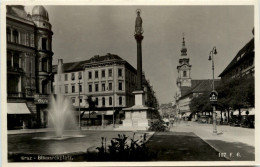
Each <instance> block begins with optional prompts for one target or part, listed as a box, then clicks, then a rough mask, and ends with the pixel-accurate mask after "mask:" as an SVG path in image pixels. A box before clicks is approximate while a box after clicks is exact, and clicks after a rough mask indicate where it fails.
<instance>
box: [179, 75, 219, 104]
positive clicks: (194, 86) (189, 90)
mask: <svg viewBox="0 0 260 167" xmlns="http://www.w3.org/2000/svg"><path fill="white" fill-rule="evenodd" d="M219 83H220V79H215V82H214V84H215V86H217V85H218V84H219ZM211 90H212V80H211V79H202V80H191V87H181V98H180V99H183V98H185V97H187V96H188V95H191V94H193V93H203V92H207V91H211Z"/></svg>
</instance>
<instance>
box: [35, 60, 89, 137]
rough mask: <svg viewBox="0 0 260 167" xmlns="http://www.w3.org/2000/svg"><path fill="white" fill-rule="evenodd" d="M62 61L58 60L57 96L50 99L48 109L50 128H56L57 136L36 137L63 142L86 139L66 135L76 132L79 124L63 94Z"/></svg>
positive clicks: (69, 102) (68, 100) (67, 99)
mask: <svg viewBox="0 0 260 167" xmlns="http://www.w3.org/2000/svg"><path fill="white" fill-rule="evenodd" d="M62 64H63V63H62V59H58V67H57V82H56V83H57V84H56V90H55V92H56V94H55V95H52V96H51V97H50V105H49V108H48V123H49V127H51V128H54V131H55V136H46V137H35V138H34V139H40V140H63V139H68V138H72V137H84V135H64V131H65V130H76V129H77V124H76V120H75V118H76V117H75V113H76V111H75V110H74V108H73V107H72V105H71V101H70V99H69V98H68V97H66V96H64V95H63V94H62V81H61V79H60V78H61V77H62V73H63V67H62V66H63V65H62Z"/></svg>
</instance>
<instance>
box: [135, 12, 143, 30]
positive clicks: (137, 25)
mask: <svg viewBox="0 0 260 167" xmlns="http://www.w3.org/2000/svg"><path fill="white" fill-rule="evenodd" d="M136 13H137V17H136V20H135V34H136V35H142V34H143V32H144V31H143V27H142V23H143V20H142V18H141V17H140V13H141V10H140V9H137V10H136Z"/></svg>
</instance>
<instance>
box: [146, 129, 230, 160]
mask: <svg viewBox="0 0 260 167" xmlns="http://www.w3.org/2000/svg"><path fill="white" fill-rule="evenodd" d="M147 146H148V148H149V150H150V151H152V152H154V153H155V154H157V157H156V159H153V160H154V161H227V159H226V158H224V157H219V153H218V152H217V151H216V150H215V149H213V148H212V147H211V146H209V144H207V143H206V142H205V141H203V140H202V139H201V138H199V137H198V136H196V135H195V134H194V133H191V132H157V133H155V134H154V135H153V137H151V138H150V140H149V141H148V142H147Z"/></svg>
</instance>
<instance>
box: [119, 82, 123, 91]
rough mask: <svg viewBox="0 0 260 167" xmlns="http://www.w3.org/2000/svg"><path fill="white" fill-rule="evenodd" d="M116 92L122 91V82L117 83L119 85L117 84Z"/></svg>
mask: <svg viewBox="0 0 260 167" xmlns="http://www.w3.org/2000/svg"><path fill="white" fill-rule="evenodd" d="M118 90H123V84H122V82H119V83H118Z"/></svg>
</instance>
